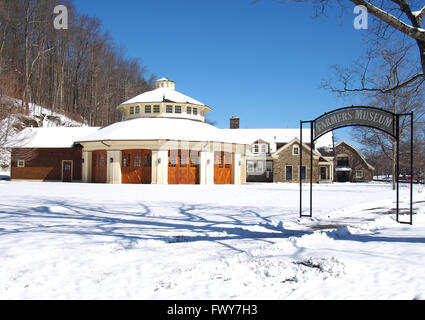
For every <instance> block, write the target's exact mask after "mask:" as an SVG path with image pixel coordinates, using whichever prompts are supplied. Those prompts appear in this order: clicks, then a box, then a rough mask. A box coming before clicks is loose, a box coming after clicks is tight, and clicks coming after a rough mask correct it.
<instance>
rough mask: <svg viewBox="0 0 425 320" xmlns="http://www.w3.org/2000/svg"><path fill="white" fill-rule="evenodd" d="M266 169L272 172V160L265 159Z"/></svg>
mask: <svg viewBox="0 0 425 320" xmlns="http://www.w3.org/2000/svg"><path fill="white" fill-rule="evenodd" d="M266 171H267V172H272V171H273V161H267V162H266Z"/></svg>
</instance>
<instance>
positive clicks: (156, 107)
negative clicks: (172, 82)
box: [153, 105, 161, 113]
mask: <svg viewBox="0 0 425 320" xmlns="http://www.w3.org/2000/svg"><path fill="white" fill-rule="evenodd" d="M160 112H161V108H160V107H159V106H158V105H155V106H153V113H160Z"/></svg>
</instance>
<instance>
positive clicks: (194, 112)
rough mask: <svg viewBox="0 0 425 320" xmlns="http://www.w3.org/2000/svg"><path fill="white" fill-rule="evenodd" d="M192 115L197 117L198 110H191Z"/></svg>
mask: <svg viewBox="0 0 425 320" xmlns="http://www.w3.org/2000/svg"><path fill="white" fill-rule="evenodd" d="M193 115H194V116H197V115H198V108H193Z"/></svg>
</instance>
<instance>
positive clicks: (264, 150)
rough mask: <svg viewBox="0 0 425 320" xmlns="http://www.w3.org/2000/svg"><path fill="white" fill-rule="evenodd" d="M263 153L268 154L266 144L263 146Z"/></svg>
mask: <svg viewBox="0 0 425 320" xmlns="http://www.w3.org/2000/svg"><path fill="white" fill-rule="evenodd" d="M261 153H267V145H266V144H262V145H261Z"/></svg>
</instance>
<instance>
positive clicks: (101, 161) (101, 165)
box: [99, 153, 105, 168]
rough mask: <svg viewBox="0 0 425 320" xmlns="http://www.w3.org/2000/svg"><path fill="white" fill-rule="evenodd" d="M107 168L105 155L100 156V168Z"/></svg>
mask: <svg viewBox="0 0 425 320" xmlns="http://www.w3.org/2000/svg"><path fill="white" fill-rule="evenodd" d="M104 166H105V155H104V154H103V153H101V154H100V156H99V168H102V167H104Z"/></svg>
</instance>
